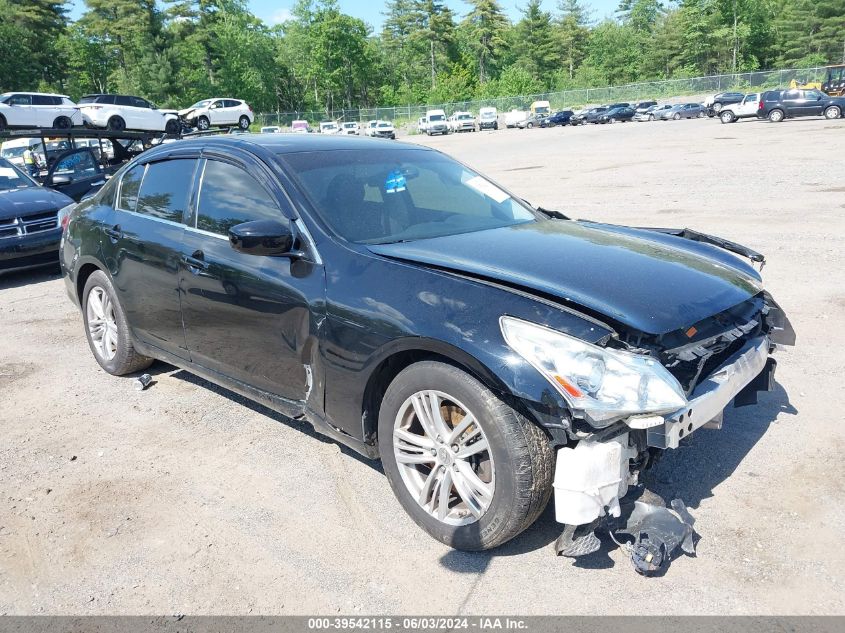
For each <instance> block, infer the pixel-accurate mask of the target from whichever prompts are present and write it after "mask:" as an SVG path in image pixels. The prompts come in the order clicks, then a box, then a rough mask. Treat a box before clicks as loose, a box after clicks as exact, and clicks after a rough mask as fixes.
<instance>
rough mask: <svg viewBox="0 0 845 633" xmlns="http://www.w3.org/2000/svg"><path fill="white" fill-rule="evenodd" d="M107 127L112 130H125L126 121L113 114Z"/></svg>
mask: <svg viewBox="0 0 845 633" xmlns="http://www.w3.org/2000/svg"><path fill="white" fill-rule="evenodd" d="M106 127H107V128H108V129H109V130H111V131H112V132H123V130H125V129H126V121H124V120H123V119H121V118H120V117H119V116H113V117H112V118H110V119H109V122H108V123H107V124H106Z"/></svg>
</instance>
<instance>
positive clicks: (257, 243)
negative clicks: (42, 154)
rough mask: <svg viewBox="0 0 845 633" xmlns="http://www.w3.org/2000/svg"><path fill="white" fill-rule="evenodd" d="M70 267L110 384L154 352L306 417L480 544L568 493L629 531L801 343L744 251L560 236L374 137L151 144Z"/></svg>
mask: <svg viewBox="0 0 845 633" xmlns="http://www.w3.org/2000/svg"><path fill="white" fill-rule="evenodd" d="M60 260H61V265H62V268H63V272H64V279H65V282H66V285H67V291H68V294H69V295H70V297H71V298H72V300H73V301H74V302H76V303H77V305H79V307H80V309H81V316H82V321H83V323H84V328H85V333H86V336H87V338H88V342H89V345H90V348H91V351H92V352H93V355H94V358H95V359H96V360H97V362H98V363H99V364H100V365H101V366H102V367H103V369H104V370H105V371H107V372H109V373H111V374H114V375H125V374H132V373H133V372H139V371H141V370H143V369H144V368H146V367H147V366H149V365H150V364H151V363H152V362H153V360H154V359H160V360H162V361H166V362H168V363H171V364H173V365H176V366H178V367H181V368H184V369H186V370H187V371H190V372H193V373H195V374H197V375H199V376H201V377H203V378H205V379H207V380H209V381H212V382H214V383H216V384H219V385H222V386H224V387H226V388H228V389H230V390H232V391H234V392H237V393H239V394H242V395H244V396H246V397H248V398H251V399H253V400H255V401H258V402H260V403H263V404H265V405H267V406H268V407H271V408H273V409H275V410H277V411H279V412H281V413H283V414H285V415H287V416H290V417H291V418H296V419H304V420H307V421H308V422H310V423H311V424H313V425H314V427H315V428H316V429H317V430H319V431H320V432H322V433H324V434H325V435H327V436H329V437H331V438H334V439H335V440H336V441H338V442H341V443H343V444H345V445H347V446H350V447H352V448H353V449H355V450H356V451H358V452H360V453H362V454H363V455H366V456H368V457H371V458H374V459H381V461H382V463H383V467H384V472H385V474H386V475H387V480H388V481H389V483H390V485H391V486H392V488H393V490H394V492H395V494H396V497H397V498H398V500H399V503H400V504H401V505H402V506H403V508H404V509H405V510H406V511H407V512H408V513H409V514H410V515H411V517H412V518H413V519H414V521H415V522H416V523H417V524H418V525H419V526H421V527H422V528H423V529H424V530H425V531H427V532H428V533H429V534H431V535H432V536H433V537H434V538H436V539H438V540H440V541H442V542H444V543H447V544H449V545H451V546H452V547H455V548H459V549H466V550H482V549H488V548H492V547H496V546H498V545H501V544H502V543H505V542H506V541H508V540H509V539H512V538H513V537H514V536H516V535H517V534H519V533H520V532H522V531H523V530H525V529H526V528H528V527H529V526H530V525H531V524H532V523H533V522H534V521H535V520H536V519H537V517H538V516H539V515H540V513H541V512H542V511H543V509H544V507H545V506H546V505H547V503H548V502H549V499H550V497H551V496H552V494H553V492H554V496H555V499H554V504H555V513H556V516H557V519H558V521H560V522H561V523H563V524H565V525H567V526H580V525H590V524H592V523H594V522H595V521H596V520H597V519H599V518H601V517H603V516H605V515H610V516H615V515H618V513H619V502H620V499H622V498H623V497H624V496H625V494H626V492H627V490H628V487H629V485H631V484H633V483H634V482H635V481H636V478H637V475H638V473H639V471H640V470H641V469H642V468H644V467H647V466H648V464H649V463H650V462H651V461H652V459H653V456H654V455H655V454H656V453H659V452H660V451H665V450H672V449H674V448H676V447H677V446H678V445H679V443H680V442H681V441H683V440H684V438H686V437H688V436H689V435H690V434H692V433H695V432H696V431H697V430H698V429H700V428H702V427H718V426H719V425H720V424H721V416H722V410H723V409H724V408H725V406H726V405H728V404H729V403H730V402H732V401H735V403H736V404H752V403H754V402H755V401H756V396H757V393H758V392H759V391H766V390H767V389H769V388H770V387H771V385H772V381H773V375H774V369H775V361H774V360H773V359H772V353H773V352H774V351H775V347H776V345H778V344H787V345H789V344H792V343H793V342H794V333H793V331H792V328H791V326H790V325H789V322H788V320H787V318H786V316H785V315H784V313H783V311H782V310H781V308H780V307H779V306H778V304H777V303H776V302H775V301H774V299H773V298H772V297H771V296H770V295H769V294H768V293H767V292H766V291H765V290H764V288H763V285H762V282H761V276H760V273H759V272H758V270H757V269H755V267H754V264H755V263H757V264H761V263H762V256H761V255H759V254H757V253H755V252H754V251H751V250H750V249H747V248H744V247H742V246H739V245H737V244H734V243H732V242H729V241H726V240H722V239H719V238H715V237H712V236H708V235H704V234H701V233H697V232H694V231H687V230H671V229H659V230H654V229H644V228H632V227H625V226H615V225H608V224H601V223H596V222H588V221H575V220H571V219H568V218H566V217H565V216H563V215H561V214H560V213H556V212H550V211H545V210H543V209H538V208H534V207H532V206H531V205H529V204H527V203H526V202H524V201H523V200H521V199H520V198H519V197H517V196H516V195H514V194H512V193H510V192H509V191H507V190H506V189H505V188H503V187H501V186H499V185H497V184H495V183H494V182H493V181H491V180H490V179H488V178H486V177H485V176H483V175H481V174H479V173H477V172H475V171H474V170H473V169H471V168H470V167H467V166H465V165H463V164H461V163H459V162H457V161H455V160H453V159H451V158H449V157H448V156H446V155H444V154H442V153H440V152H437V151H434V150H431V149H428V148H424V147H419V146H415V145H404V144H399V145H397V144H396V143H391V142H389V141H383V140H378V139H358V138H353V137H331V136H328V137H319V136H318V137H312V136H310V135H302V136H298V135H272V134H269V135H255V136H251V135H244V136H238V137H234V138H233V137H217V138H198V139H192V140H184V141H181V142H180V143H174V144H171V145H166V146H160V147H157V148H154V149H151V150H149V151H147V152H145V153H144V154H142V155H141V156H139V157H137V158H136V159H135V160H133V161H132V162H130V163H129V164H127V165H126V166H125V167H124V168H123V169H122V170H121V171H120V172H119V173H118V174H117V175H116V176H114V177H113V178H112V179H111V180H110V181H109V182H108V184H107V185H106V186H105V187H103V188H102V190H101V191H100V192H99V193H97V194H96V195H95V196H94V197H92V198H90V199H88V200H85V201H83V202H82V203H80V204H79V205H77V206H76V208H75V209H74V210H73V212H72V213H71V217H70V221H69V223H68V224H67V226H66V228H65V230H64V233H63V236H62V243H61V246H60ZM267 476H268V477H272V476H273V474H272V473H267ZM641 515H642V516H646V512H645V511H642V512H641ZM643 520H644V519H643ZM683 538H686V536H685V534H684V533H681V536H680V537H679V538H678V539H677V540H678V541H680V540H682V539H683ZM649 556H650V554H649Z"/></svg>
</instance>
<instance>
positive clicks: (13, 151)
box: [0, 147, 29, 158]
mask: <svg viewBox="0 0 845 633" xmlns="http://www.w3.org/2000/svg"><path fill="white" fill-rule="evenodd" d="M27 149H29V148H27V147H10V148H8V149H4V150H3V151H0V156H2V157H3V158H20V157H21V156H23V153H24V152H25V151H26V150H27Z"/></svg>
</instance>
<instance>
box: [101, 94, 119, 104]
mask: <svg viewBox="0 0 845 633" xmlns="http://www.w3.org/2000/svg"><path fill="white" fill-rule="evenodd" d="M97 103H105V104H106V105H114V103H115V96H114V95H103V96H102V97H97Z"/></svg>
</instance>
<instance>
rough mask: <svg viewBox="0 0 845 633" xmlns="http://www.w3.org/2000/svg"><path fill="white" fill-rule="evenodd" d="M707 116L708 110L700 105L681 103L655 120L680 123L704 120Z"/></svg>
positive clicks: (657, 116)
mask: <svg viewBox="0 0 845 633" xmlns="http://www.w3.org/2000/svg"><path fill="white" fill-rule="evenodd" d="M706 116H707V108H705V107H704V106H703V105H701V104H700V103H679V104H677V105H674V106H672V107H671V108H667V109H666V110H663V111H662V112H660V114H659V115H655V117H654V118H655V120H659V121H668V120H670V119H672V120H674V121H678V120H680V119H703V118H704V117H706Z"/></svg>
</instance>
